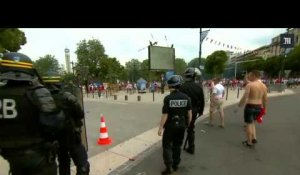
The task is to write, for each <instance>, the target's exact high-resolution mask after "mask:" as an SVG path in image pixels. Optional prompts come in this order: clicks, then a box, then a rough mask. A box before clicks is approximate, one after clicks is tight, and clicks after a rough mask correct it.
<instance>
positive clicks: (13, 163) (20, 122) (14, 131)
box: [0, 52, 64, 175]
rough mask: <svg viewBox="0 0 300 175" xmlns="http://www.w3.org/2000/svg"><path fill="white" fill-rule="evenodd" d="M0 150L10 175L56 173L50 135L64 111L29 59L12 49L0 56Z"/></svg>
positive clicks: (62, 116) (53, 149)
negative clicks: (45, 86) (56, 102)
mask: <svg viewBox="0 0 300 175" xmlns="http://www.w3.org/2000/svg"><path fill="white" fill-rule="evenodd" d="M0 82H1V83H0V149H1V156H2V157H3V158H4V159H6V160H7V161H8V163H9V165H10V172H11V173H12V175H24V174H26V175H41V174H43V175H56V174H57V165H56V162H55V155H56V152H55V151H56V144H55V142H54V141H53V136H55V134H56V132H58V131H59V130H60V129H61V128H62V127H63V123H64V114H63V112H62V111H60V110H59V109H58V108H57V107H56V105H55V103H54V100H53V98H52V97H51V94H50V92H49V91H48V90H47V89H46V88H44V87H43V86H42V85H41V84H40V79H39V75H38V74H37V72H36V70H35V69H34V68H33V63H32V61H31V59H30V58H29V57H28V56H26V55H24V54H21V53H16V52H11V53H5V54H2V56H1V57H0Z"/></svg>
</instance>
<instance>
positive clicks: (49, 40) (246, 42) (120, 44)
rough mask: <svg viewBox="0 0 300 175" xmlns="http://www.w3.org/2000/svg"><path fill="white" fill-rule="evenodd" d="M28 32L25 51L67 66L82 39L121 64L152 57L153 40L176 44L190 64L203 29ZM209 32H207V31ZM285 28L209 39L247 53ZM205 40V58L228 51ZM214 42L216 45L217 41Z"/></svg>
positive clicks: (217, 32) (220, 33) (218, 32)
mask: <svg viewBox="0 0 300 175" xmlns="http://www.w3.org/2000/svg"><path fill="white" fill-rule="evenodd" d="M21 30H22V31H24V32H25V35H26V38H27V44H26V45H24V46H23V47H22V49H21V50H20V52H23V53H25V54H27V55H28V56H30V57H31V58H33V60H37V59H38V58H39V57H41V56H44V55H46V54H51V55H54V56H55V57H56V58H57V59H58V60H59V62H60V64H65V59H64V49H65V48H66V47H67V48H69V49H70V51H71V60H72V61H76V54H75V53H74V52H75V50H76V47H77V45H76V44H77V43H78V42H79V41H80V40H83V39H86V40H89V39H92V38H95V39H98V40H100V42H101V43H102V44H103V46H104V47H105V50H106V54H107V55H109V56H111V57H116V58H117V59H118V60H119V61H120V62H121V64H123V65H125V62H126V61H129V60H130V59H132V58H137V59H139V60H140V61H142V60H144V59H146V58H147V57H148V51H147V49H144V50H142V51H139V50H140V49H142V48H144V47H146V46H148V45H149V40H151V41H157V42H158V45H160V46H167V45H169V46H170V45H171V44H173V45H174V47H175V50H176V57H177V58H184V59H185V60H186V61H187V62H188V61H190V60H191V59H193V58H195V57H198V55H199V29H192V28H175V29H172V28H163V29H158V28H147V29H142V28H141V29H139V28H134V29H129V28H126V29H109V28H105V29H81V28H77V29H71V28H70V29H56V28H50V29H39V28H35V29H29V28H25V29H23V28H22V29H21ZM203 30H206V29H203ZM284 31H285V29H282V28H281V29H256V28H253V29H236V28H234V29H230V28H227V29H221V28H217V29H215V28H213V29H210V32H209V34H208V36H207V37H208V38H213V39H215V40H217V41H220V42H222V43H226V44H230V45H233V46H237V47H241V48H243V49H245V50H251V49H255V48H258V47H260V46H262V45H264V44H269V43H270V42H271V39H272V38H273V37H275V36H276V35H278V34H280V33H283V32H284ZM165 38H167V41H166V39H165ZM209 41H210V40H208V41H204V42H203V45H202V57H206V56H207V55H209V54H211V53H212V52H213V51H215V50H226V49H225V48H223V47H220V46H217V45H215V44H212V43H210V42H209ZM213 43H214V42H213Z"/></svg>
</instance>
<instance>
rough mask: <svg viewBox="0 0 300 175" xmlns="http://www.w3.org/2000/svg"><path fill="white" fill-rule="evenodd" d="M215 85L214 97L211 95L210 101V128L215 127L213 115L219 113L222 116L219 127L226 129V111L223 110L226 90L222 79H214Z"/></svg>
mask: <svg viewBox="0 0 300 175" xmlns="http://www.w3.org/2000/svg"><path fill="white" fill-rule="evenodd" d="M213 81H214V84H215V86H214V87H213V91H212V95H211V101H210V109H209V123H208V125H209V126H213V123H212V122H213V114H214V113H215V112H216V111H217V112H218V113H219V115H220V119H221V124H220V125H219V127H221V128H224V127H225V122H224V109H223V103H224V96H225V88H224V86H223V85H222V84H221V82H220V78H214V80H213Z"/></svg>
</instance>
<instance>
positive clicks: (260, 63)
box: [241, 57, 265, 72]
mask: <svg viewBox="0 0 300 175" xmlns="http://www.w3.org/2000/svg"><path fill="white" fill-rule="evenodd" d="M246 60H256V61H251V62H244V63H241V66H242V68H243V69H244V70H246V71H247V72H249V71H252V70H264V66H265V60H264V59H263V58H262V57H248V58H246Z"/></svg>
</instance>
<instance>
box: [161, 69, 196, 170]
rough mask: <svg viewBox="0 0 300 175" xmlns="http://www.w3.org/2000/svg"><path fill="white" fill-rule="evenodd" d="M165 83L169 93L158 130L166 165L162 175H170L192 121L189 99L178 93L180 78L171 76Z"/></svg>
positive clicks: (174, 167) (175, 168) (178, 158)
mask: <svg viewBox="0 0 300 175" xmlns="http://www.w3.org/2000/svg"><path fill="white" fill-rule="evenodd" d="M167 83H168V86H169V89H170V91H171V93H170V94H169V95H167V96H166V97H165V98H164V104H163V108H162V117H161V122H160V126H159V130H158V135H159V136H161V135H162V132H163V138H162V146H163V159H164V164H165V165H166V169H165V170H164V171H163V172H162V174H163V175H166V174H171V173H172V171H173V170H174V171H177V169H178V165H179V163H180V160H181V159H180V154H181V146H182V143H183V138H184V133H185V129H186V127H187V126H188V125H189V123H190V121H191V119H192V111H191V107H192V106H191V99H190V98H189V97H188V96H187V95H186V94H184V93H182V92H180V91H179V88H180V85H181V77H180V76H178V75H173V76H171V77H170V78H169V80H168V81H167ZM163 130H164V131H163Z"/></svg>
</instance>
